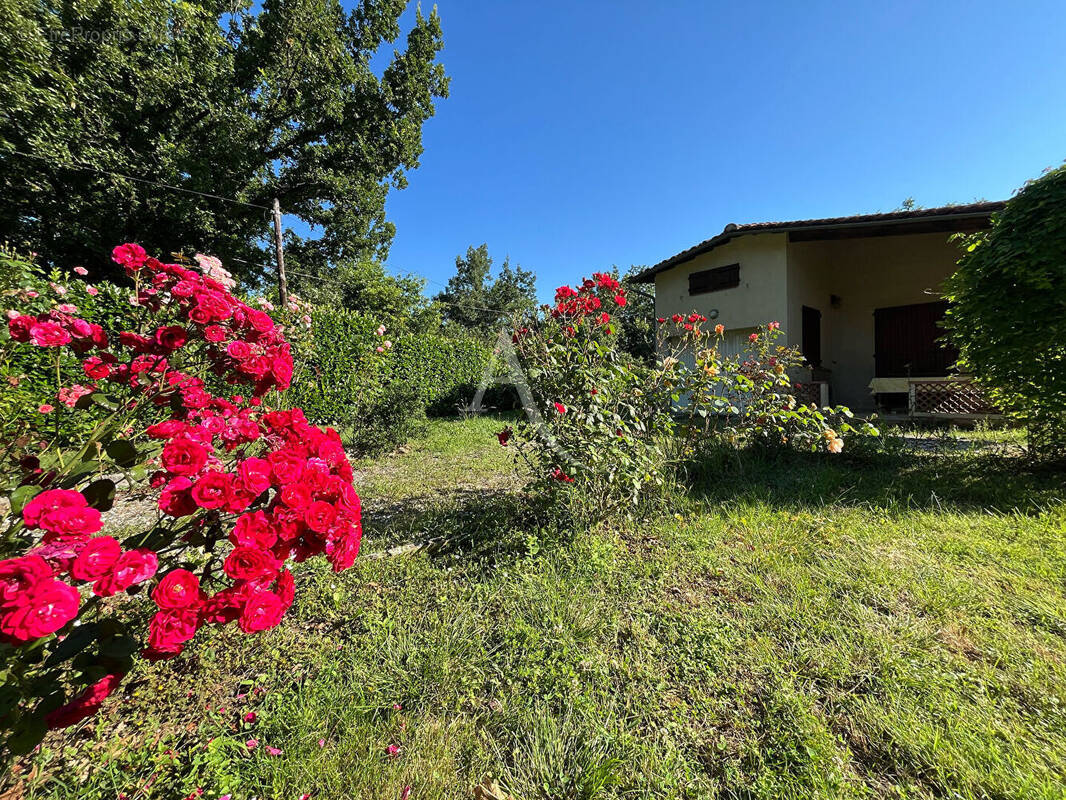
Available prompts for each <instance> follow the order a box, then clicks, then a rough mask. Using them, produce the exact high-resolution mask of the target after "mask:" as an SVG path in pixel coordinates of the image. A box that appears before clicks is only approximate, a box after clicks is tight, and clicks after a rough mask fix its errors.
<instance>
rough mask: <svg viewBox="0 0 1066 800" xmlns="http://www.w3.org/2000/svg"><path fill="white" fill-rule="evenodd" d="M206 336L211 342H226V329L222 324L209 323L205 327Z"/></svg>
mask: <svg viewBox="0 0 1066 800" xmlns="http://www.w3.org/2000/svg"><path fill="white" fill-rule="evenodd" d="M204 338H205V339H207V341H209V342H214V343H216V344H217V343H218V342H224V341H226V329H225V328H223V327H222V326H221V325H208V326H207V327H206V328H204Z"/></svg>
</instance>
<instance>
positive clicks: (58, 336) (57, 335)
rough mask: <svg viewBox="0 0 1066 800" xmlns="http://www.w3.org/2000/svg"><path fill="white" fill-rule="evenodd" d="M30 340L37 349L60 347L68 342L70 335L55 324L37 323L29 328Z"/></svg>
mask: <svg viewBox="0 0 1066 800" xmlns="http://www.w3.org/2000/svg"><path fill="white" fill-rule="evenodd" d="M30 339H31V340H32V341H33V343H34V344H35V345H37V346H38V347H60V346H61V345H64V344H67V342H69V341H70V334H69V333H67V332H66V331H65V330H64V329H63V326H62V325H60V324H58V323H56V322H37V323H35V324H34V325H33V326H32V327H31V328H30Z"/></svg>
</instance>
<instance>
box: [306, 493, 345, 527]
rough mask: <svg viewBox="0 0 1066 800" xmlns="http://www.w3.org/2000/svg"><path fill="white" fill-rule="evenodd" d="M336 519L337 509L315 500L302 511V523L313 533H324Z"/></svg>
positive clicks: (329, 504) (322, 501)
mask: <svg viewBox="0 0 1066 800" xmlns="http://www.w3.org/2000/svg"><path fill="white" fill-rule="evenodd" d="M336 517H337V509H336V507H335V506H334V505H333V504H332V503H327V502H326V501H324V500H316V501H315V502H313V503H311V505H309V506H308V507H307V508H306V509H305V510H304V522H306V523H307V527H308V528H310V529H311V530H313V531H314V532H315V533H325V532H326V531H328V530H329V526H330V525H332V524H333V520H334V519H336Z"/></svg>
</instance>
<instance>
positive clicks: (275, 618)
mask: <svg viewBox="0 0 1066 800" xmlns="http://www.w3.org/2000/svg"><path fill="white" fill-rule="evenodd" d="M283 616H285V604H284V603H283V602H282V601H281V598H280V597H278V596H277V595H276V594H274V593H273V592H269V591H264V592H256V593H255V594H253V595H252V596H251V597H249V598H248V601H247V602H246V603H245V604H244V609H243V610H242V611H241V616H240V618H239V620H238V621H237V624H238V625H239V626H240V629H241V630H242V631H244V632H245V633H256V632H258V631H265V630H267V629H269V628H273V627H274V626H275V625H277V624H278V623H279V622H281V618H282V617H283Z"/></svg>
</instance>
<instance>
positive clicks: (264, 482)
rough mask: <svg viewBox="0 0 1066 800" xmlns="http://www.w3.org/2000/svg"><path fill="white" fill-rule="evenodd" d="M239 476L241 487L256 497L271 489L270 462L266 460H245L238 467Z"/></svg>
mask: <svg viewBox="0 0 1066 800" xmlns="http://www.w3.org/2000/svg"><path fill="white" fill-rule="evenodd" d="M256 431H257V432H258V428H256ZM237 475H238V477H239V478H240V481H241V485H242V486H244V488H245V489H247V490H248V491H249V492H251V493H252V494H253V495H255V496H256V497H258V496H259V495H261V494H262V493H263V492H265V491H266V490H267V489H269V488H270V483H271V481H270V462H269V461H267V460H266V459H265V458H246V459H244V461H242V462H241V465H240V466H239V467H237Z"/></svg>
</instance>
